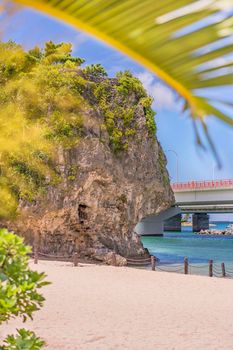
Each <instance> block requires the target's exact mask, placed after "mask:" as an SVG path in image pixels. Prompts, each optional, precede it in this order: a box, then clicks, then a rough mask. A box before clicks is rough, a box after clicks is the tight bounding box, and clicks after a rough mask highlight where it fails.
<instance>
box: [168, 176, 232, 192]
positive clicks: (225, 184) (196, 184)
mask: <svg viewBox="0 0 233 350" xmlns="http://www.w3.org/2000/svg"><path fill="white" fill-rule="evenodd" d="M171 187H172V189H173V191H185V190H186V191H187V190H204V189H224V188H233V179H228V180H207V181H188V182H175V183H172V184H171Z"/></svg>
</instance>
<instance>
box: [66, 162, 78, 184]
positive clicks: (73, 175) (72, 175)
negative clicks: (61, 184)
mask: <svg viewBox="0 0 233 350" xmlns="http://www.w3.org/2000/svg"><path fill="white" fill-rule="evenodd" d="M77 172H78V166H77V165H71V166H70V168H69V170H68V177H67V178H68V180H70V181H74V180H75V179H76V176H77Z"/></svg>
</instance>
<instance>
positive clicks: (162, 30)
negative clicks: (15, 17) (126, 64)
mask: <svg viewBox="0 0 233 350" xmlns="http://www.w3.org/2000/svg"><path fill="white" fill-rule="evenodd" d="M15 1H16V2H17V3H20V4H22V5H27V6H31V7H34V8H35V9H38V10H40V11H43V12H45V13H48V14H50V15H52V16H55V17H57V18H59V19H61V20H64V21H66V22H67V23H70V24H71V25H73V26H75V27H77V28H79V29H81V30H83V31H85V32H88V33H89V34H92V35H94V36H96V37H98V38H100V39H102V40H103V41H105V42H107V43H108V44H110V45H112V46H114V47H115V48H117V49H119V50H120V51H122V52H124V53H125V54H127V55H129V56H131V57H132V58H134V59H135V60H137V61H138V62H140V63H142V64H143V65H145V66H146V67H147V68H149V69H150V70H151V71H153V72H154V73H156V75H157V76H158V77H160V78H161V79H162V80H164V82H165V83H167V84H168V85H169V86H171V87H172V88H173V89H175V90H176V91H177V93H178V94H179V95H180V96H182V97H183V98H184V99H185V101H186V104H187V106H188V108H189V110H190V112H191V113H190V114H191V116H192V117H194V118H200V119H201V120H203V118H204V117H206V116H207V115H210V114H211V115H215V116H216V117H218V118H219V119H221V120H222V121H225V122H227V123H230V124H231V125H232V124H233V121H232V119H231V117H230V115H226V114H225V113H223V112H220V111H218V110H216V109H215V108H214V107H213V106H212V103H213V101H212V100H210V99H209V98H206V99H205V98H203V97H202V98H201V99H200V97H199V96H198V92H197V90H198V89H201V88H209V87H212V86H224V85H232V84H233V74H232V71H231V72H229V73H227V72H225V74H224V75H221V74H220V75H218V71H219V72H221V71H220V70H221V68H224V67H225V66H227V65H228V64H227V63H226V61H225V60H224V55H226V54H228V53H232V51H233V40H232V38H233V30H232V28H233V20H232V17H231V16H230V15H231V14H232V10H233V0H198V1H197V0H176V1H174V0H163V1H156V0H144V1H141V0H122V1H116V0H89V1H87V0H60V1H59V0H33V1H31V0H15ZM223 6H224V11H222V8H221V7H223ZM214 15H215V16H216V17H215V18H216V20H213V19H212V20H209V19H211V16H212V18H214V17H213V16H214ZM222 39H224V40H222ZM220 58H223V59H222V61H221V62H222V63H218V65H217V67H216V68H213V67H212V66H210V67H212V68H209V66H208V64H209V63H210V64H211V61H212V60H218V62H220V61H219V59H220ZM204 65H205V67H206V68H205V69H203V68H202V69H200V67H204ZM229 66H232V63H231V64H230V65H229ZM213 70H214V72H215V73H216V74H217V75H216V76H210V77H208V73H210V71H213ZM202 96H203V95H202Z"/></svg>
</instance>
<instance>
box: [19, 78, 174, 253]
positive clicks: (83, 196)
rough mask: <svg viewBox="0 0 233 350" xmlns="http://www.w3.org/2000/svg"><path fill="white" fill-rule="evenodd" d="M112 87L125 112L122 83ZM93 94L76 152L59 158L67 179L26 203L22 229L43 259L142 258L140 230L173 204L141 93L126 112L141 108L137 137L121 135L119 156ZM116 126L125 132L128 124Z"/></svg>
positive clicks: (136, 114) (133, 122) (135, 121)
mask: <svg viewBox="0 0 233 350" xmlns="http://www.w3.org/2000/svg"><path fill="white" fill-rule="evenodd" d="M108 82H109V84H110V85H111V86H112V87H111V88H110V92H109V94H108V104H109V106H116V105H119V104H120V105H121V107H122V108H124V105H123V102H122V101H121V100H119V99H118V100H117V98H116V96H115V95H114V89H113V86H114V84H115V82H114V81H113V80H110V79H108ZM86 94H87V95H88V96H86V98H88V99H89V102H90V104H89V106H90V107H89V108H86V110H85V115H84V116H83V129H82V135H83V136H82V137H81V138H80V140H79V142H78V143H77V145H76V146H74V147H72V148H70V149H65V148H62V147H60V149H59V150H58V152H57V159H56V166H57V169H59V173H60V177H61V179H62V181H61V182H60V183H59V184H58V185H57V186H54V187H53V186H50V187H49V188H48V191H47V194H46V195H45V196H43V197H41V198H38V199H37V200H36V201H35V202H34V204H25V203H24V204H22V208H21V209H22V215H21V217H20V219H19V220H18V222H17V230H18V231H20V232H21V233H22V234H23V235H24V236H25V237H26V238H27V240H28V241H29V242H30V243H33V241H35V240H36V241H37V242H38V245H39V250H40V251H42V252H44V253H50V254H59V255H60V254H64V255H70V254H72V252H73V251H75V250H76V251H78V252H79V254H80V256H87V257H91V258H98V259H103V260H104V259H105V257H106V256H107V255H108V253H109V252H111V251H113V250H114V251H115V252H116V253H117V254H119V255H121V256H123V257H129V256H139V255H142V256H143V255H144V254H145V250H144V248H143V246H142V244H141V242H140V238H139V237H138V236H137V235H136V234H135V233H134V227H135V225H136V224H137V223H138V222H139V221H140V220H141V219H142V218H143V217H146V216H148V215H150V214H154V213H157V212H159V211H162V210H164V209H166V208H168V207H170V206H171V205H172V204H173V202H174V197H173V193H172V190H171V188H170V185H169V181H168V174H167V171H166V167H165V165H166V161H165V157H164V154H163V151H162V149H161V146H160V144H159V142H158V141H157V140H156V139H155V138H154V136H152V135H151V132H150V129H149V128H148V118H147V116H146V110H145V107H144V106H143V104H142V103H141V102H140V101H139V99H138V98H137V96H136V95H135V94H134V93H132V94H131V95H129V97H128V99H127V107H128V106H131V105H132V106H134V109H133V116H132V117H131V119H130V130H131V132H128V136H126V135H123V136H122V140H123V141H124V143H123V145H124V147H123V148H124V149H121V150H117V151H116V147H115V149H114V147H113V142H112V141H111V140H112V139H111V137H113V133H110V132H109V130H108V127H107V128H106V127H105V126H104V125H106V115H105V113H104V109H103V108H101V107H98V108H97V107H96V106H95V101H91V99H92V98H93V96H92V95H91V94H89V93H87V92H86ZM124 103H125V102H124ZM116 126H117V127H118V130H121V129H122V128H125V126H124V125H123V126H122V119H121V118H118V119H117V122H116V121H115V127H116ZM132 130H133V131H136V132H133V131H132ZM126 139H127V143H126V141H125V140H126ZM125 145H126V146H125Z"/></svg>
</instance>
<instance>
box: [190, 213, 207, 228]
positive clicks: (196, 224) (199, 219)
mask: <svg viewBox="0 0 233 350" xmlns="http://www.w3.org/2000/svg"><path fill="white" fill-rule="evenodd" d="M208 229H209V215H208V214H206V213H195V214H193V232H200V231H201V230H208Z"/></svg>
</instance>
